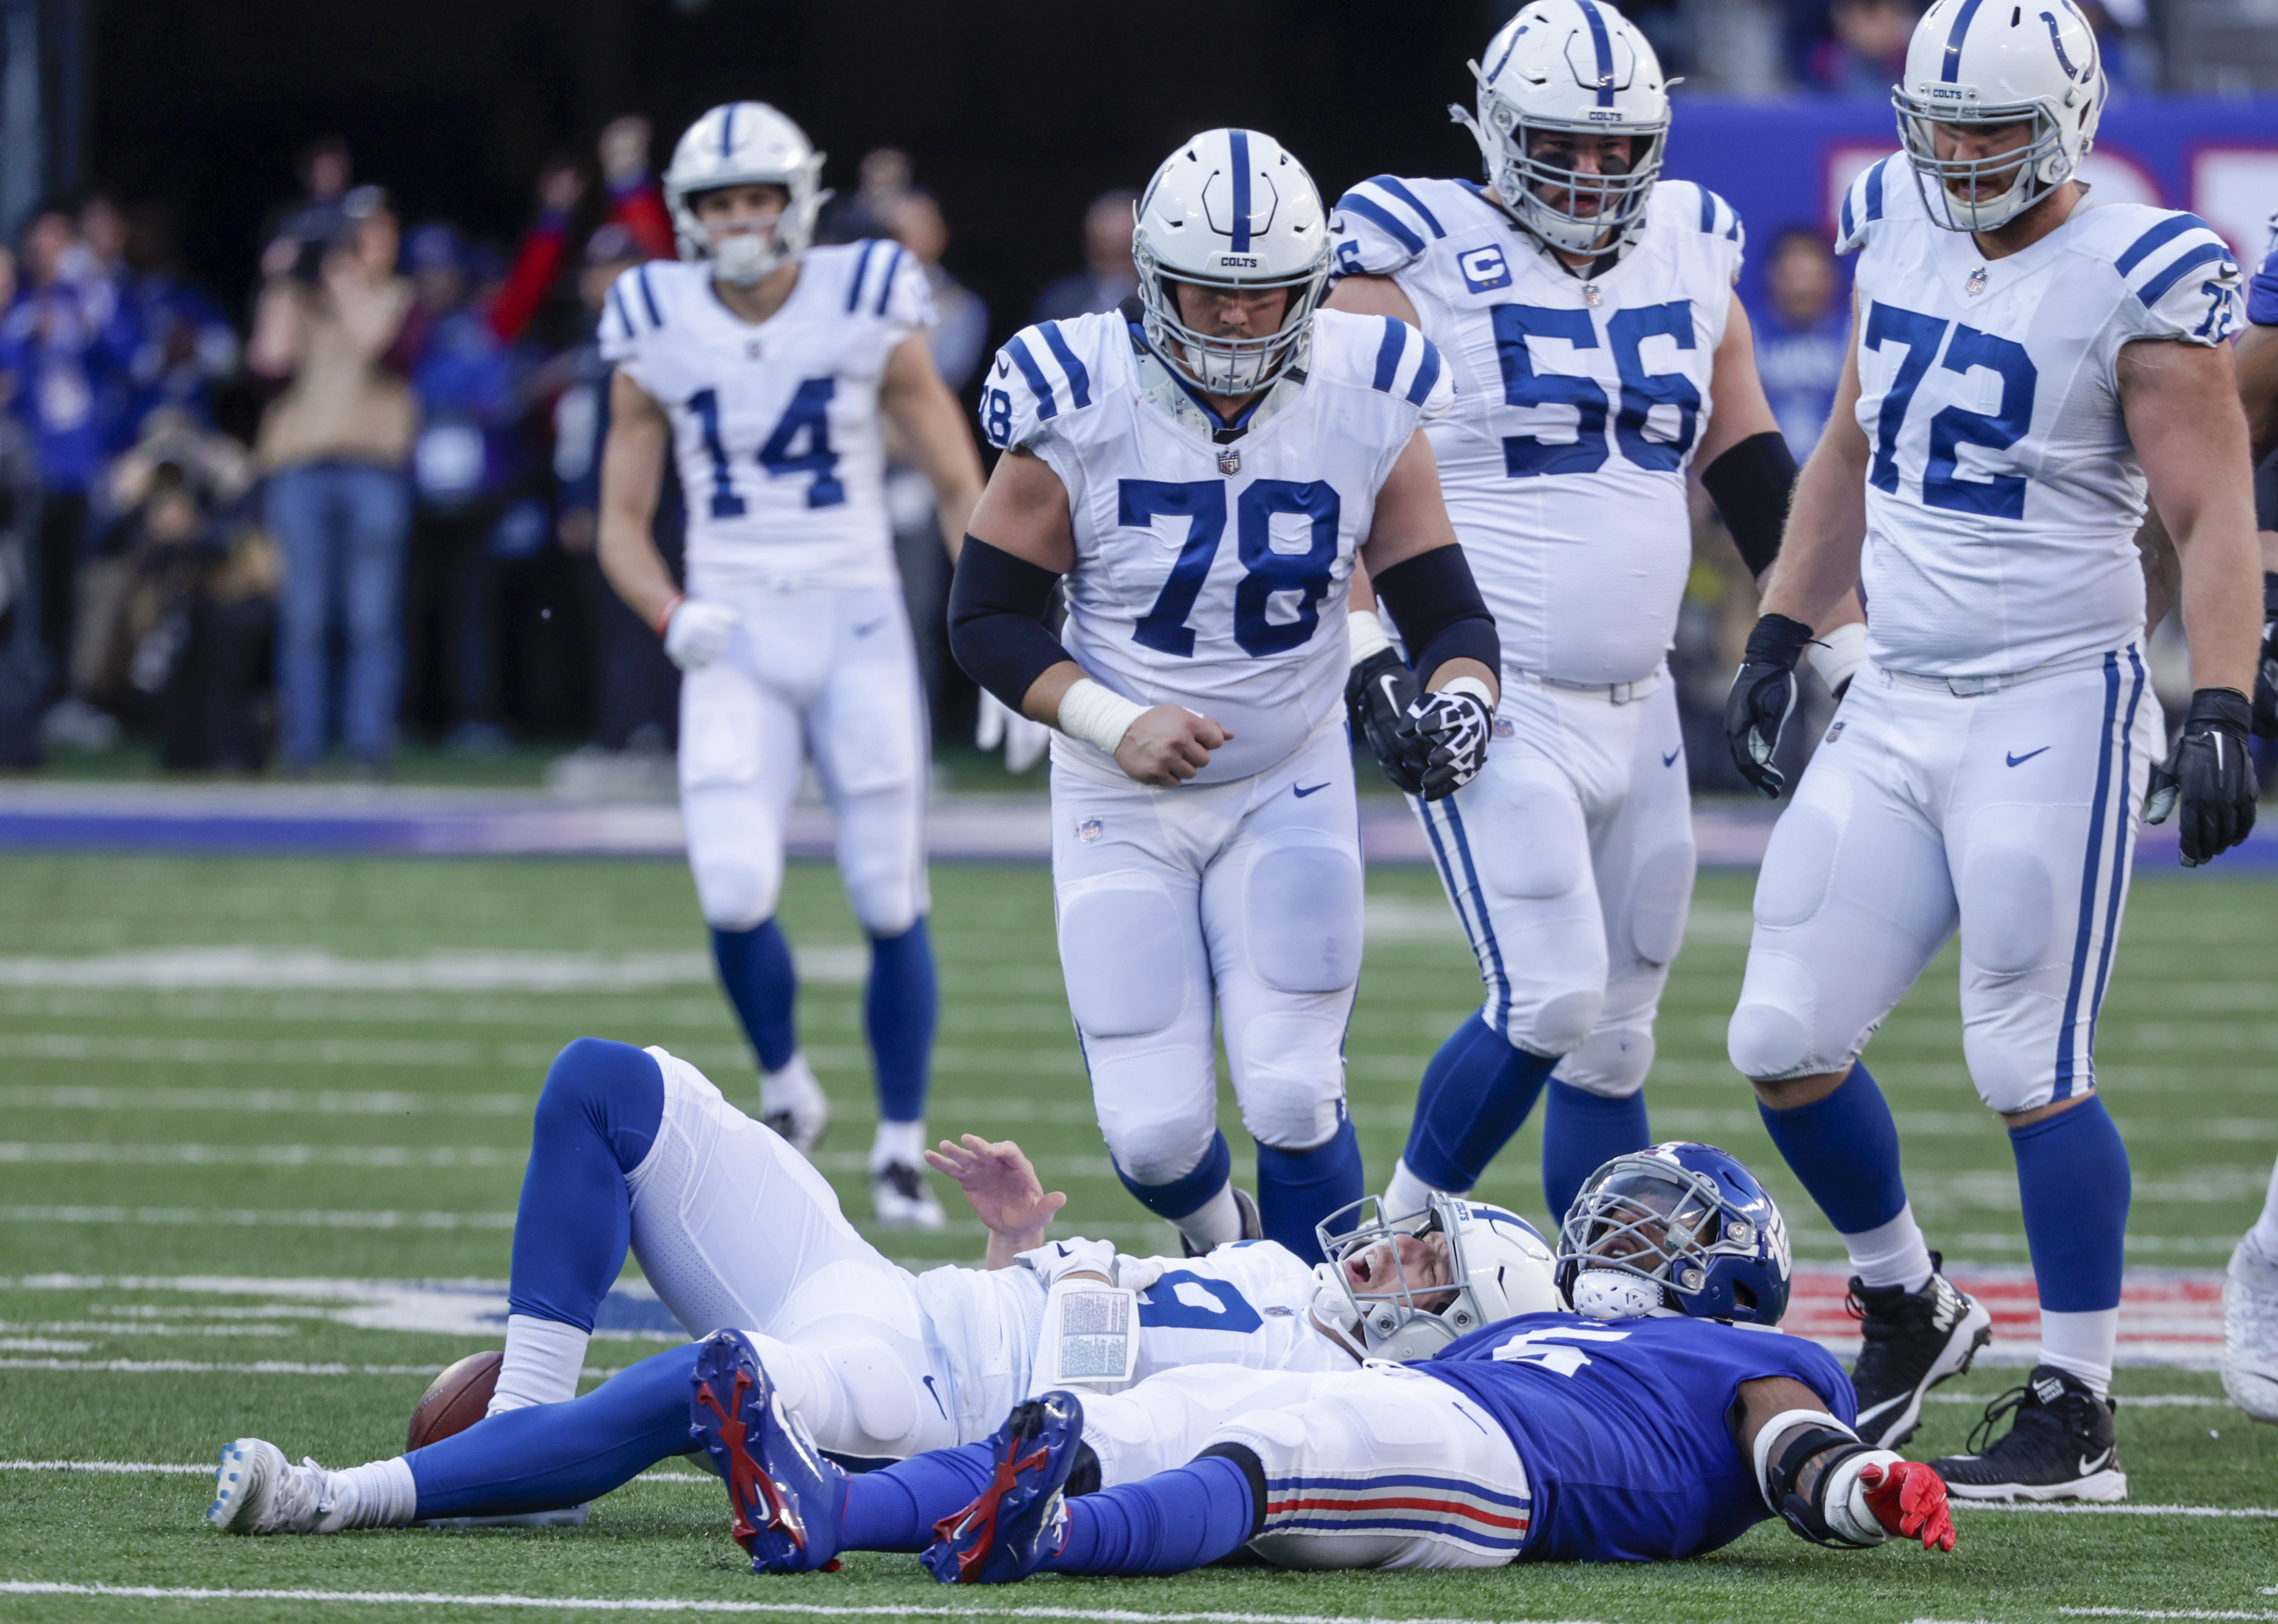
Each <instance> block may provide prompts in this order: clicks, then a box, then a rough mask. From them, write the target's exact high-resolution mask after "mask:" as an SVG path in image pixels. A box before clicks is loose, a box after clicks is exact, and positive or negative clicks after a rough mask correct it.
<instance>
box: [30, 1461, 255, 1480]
mask: <svg viewBox="0 0 2278 1624" xmlns="http://www.w3.org/2000/svg"><path fill="white" fill-rule="evenodd" d="M212 1470H214V1468H212V1467H210V1466H182V1465H180V1464H177V1463H175V1462H172V1461H166V1460H0V1472H111V1473H115V1474H118V1475H120V1476H126V1477H192V1476H198V1475H203V1474H204V1473H207V1472H210V1471H212Z"/></svg>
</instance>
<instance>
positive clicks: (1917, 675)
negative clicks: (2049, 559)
mask: <svg viewBox="0 0 2278 1624" xmlns="http://www.w3.org/2000/svg"><path fill="white" fill-rule="evenodd" d="M2135 647H2136V644H2133V643H2130V644H2127V645H2126V649H2115V650H2109V651H2107V650H2103V649H2099V650H2098V651H2097V652H2094V653H2091V654H2068V655H2067V656H2065V658H2063V659H2062V660H2048V661H2046V662H2045V663H2043V664H2041V665H2037V666H2028V667H2025V668H2024V669H2023V670H2022V671H2002V672H1997V673H1995V674H1993V675H1990V676H1939V675H1936V674H1935V673H1932V672H1927V671H1892V670H1891V669H1889V668H1888V667H1883V666H1877V667H1874V669H1875V670H1876V671H1877V672H1879V673H1881V675H1882V677H1883V680H1884V682H1903V683H1905V684H1906V685H1907V687H1908V688H1927V689H1930V690H1941V689H1942V690H1945V692H1947V693H1950V694H1952V695H1953V696H1954V697H1955V698H1961V699H1974V698H1977V697H1978V696H1980V695H1982V694H1998V693H1999V692H2000V691H2001V690H2003V689H2005V688H2014V687H2016V686H2017V685H2018V684H2019V683H2020V682H2038V681H2039V680H2040V679H2041V678H2043V677H2045V676H2061V675H2064V674H2065V673H2066V672H2068V671H2086V670H2089V669H2091V668H2092V667H2097V666H2100V665H2102V664H2103V663H2104V662H2105V660H2106V659H2108V658H2109V657H2110V656H2111V655H2112V654H2114V653H2120V652H2126V650H2132V649H2134V648H2135Z"/></svg>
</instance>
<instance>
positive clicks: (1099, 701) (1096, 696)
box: [1060, 676, 1147, 756]
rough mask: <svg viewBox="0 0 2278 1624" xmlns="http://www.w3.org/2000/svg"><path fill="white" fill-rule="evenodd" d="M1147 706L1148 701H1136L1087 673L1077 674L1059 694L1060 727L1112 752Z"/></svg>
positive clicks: (1085, 741) (1074, 735)
mask: <svg viewBox="0 0 2278 1624" xmlns="http://www.w3.org/2000/svg"><path fill="white" fill-rule="evenodd" d="M1146 710H1147V707H1146V706H1145V705H1135V704H1133V703H1132V702H1131V701H1130V700H1128V699H1127V698H1124V697H1123V696H1122V695H1121V694H1119V693H1117V692H1116V691H1115V690H1113V689H1112V688H1108V687H1105V686H1103V685H1102V684H1100V683H1098V682H1093V681H1092V680H1091V679H1090V678H1089V677H1088V676H1083V677H1078V678H1077V679H1076V681H1075V685H1074V687H1073V688H1070V689H1069V690H1067V692H1066V693H1065V694H1063V695H1061V696H1060V731H1061V732H1062V733H1065V734H1066V735H1067V736H1069V737H1070V738H1072V739H1082V741H1083V742H1084V743H1087V744H1090V745H1095V746H1097V748H1099V749H1101V750H1104V751H1106V752H1107V753H1108V754H1109V755H1111V756H1112V755H1113V754H1114V753H1115V747H1116V746H1117V745H1118V744H1120V743H1123V736H1124V735H1125V734H1127V733H1128V732H1130V731H1131V724H1132V723H1133V722H1135V721H1138V720H1139V718H1140V717H1141V716H1143V714H1145V713H1146Z"/></svg>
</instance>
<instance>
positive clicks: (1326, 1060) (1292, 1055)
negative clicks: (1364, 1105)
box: [1228, 1014, 1345, 1150]
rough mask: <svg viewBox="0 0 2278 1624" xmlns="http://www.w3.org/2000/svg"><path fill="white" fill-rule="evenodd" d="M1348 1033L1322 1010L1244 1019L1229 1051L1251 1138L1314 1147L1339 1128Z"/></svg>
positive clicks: (1280, 1147) (1296, 1147)
mask: <svg viewBox="0 0 2278 1624" xmlns="http://www.w3.org/2000/svg"><path fill="white" fill-rule="evenodd" d="M1343 1034H1344V1028H1343V1024H1342V1022H1340V1021H1332V1020H1328V1019H1326V1018H1323V1017H1321V1016H1319V1015H1301V1014H1288V1015H1260V1016H1253V1017H1252V1018H1250V1020H1249V1021H1248V1022H1247V1023H1245V1024H1244V1025H1243V1028H1242V1032H1241V1033H1239V1034H1238V1036H1237V1039H1236V1041H1235V1043H1232V1044H1229V1045H1228V1054H1229V1058H1230V1059H1231V1060H1232V1062H1233V1064H1234V1067H1235V1074H1234V1091H1235V1098H1236V1099H1237V1100H1239V1101H1240V1102H1241V1104H1242V1125H1243V1126H1244V1127H1246V1128H1248V1129H1249V1130H1250V1137H1251V1138H1252V1139H1254V1140H1257V1142H1258V1143H1259V1144H1261V1145H1271V1146H1273V1147H1274V1148H1275V1149H1277V1150H1311V1149H1312V1148H1313V1147H1315V1146H1316V1145H1319V1144H1322V1143H1324V1142H1326V1140H1327V1139H1328V1138H1329V1136H1330V1135H1331V1134H1333V1133H1334V1132H1336V1131H1337V1104H1338V1102H1340V1101H1342V1099H1343V1098H1344V1094H1345V1065H1344V1056H1342V1054H1340V1053H1339V1052H1338V1044H1339V1040H1340V1039H1341V1038H1342V1036H1343Z"/></svg>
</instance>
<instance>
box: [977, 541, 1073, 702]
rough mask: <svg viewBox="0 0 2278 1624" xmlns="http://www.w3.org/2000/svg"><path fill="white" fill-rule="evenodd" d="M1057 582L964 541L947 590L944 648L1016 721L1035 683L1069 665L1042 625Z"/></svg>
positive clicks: (1019, 561)
mask: <svg viewBox="0 0 2278 1624" xmlns="http://www.w3.org/2000/svg"><path fill="white" fill-rule="evenodd" d="M1057 583H1059V576H1056V575H1054V574H1053V573H1052V572H1051V570H1049V569H1044V568H1039V567H1038V566H1036V565H1035V564H1031V563H1029V562H1028V560H1025V559H1017V558H1014V557H1013V555H1012V554H1011V553H1007V552H1005V550H1004V549H1003V548H1001V547H992V546H990V545H989V544H988V543H987V542H985V541H982V539H981V538H979V537H977V536H967V538H965V545H964V547H963V548H962V549H961V550H960V551H959V553H958V557H957V574H956V576H954V577H953V578H952V580H951V582H950V585H949V648H950V652H951V653H952V654H953V655H955V656H956V658H957V664H958V667H959V669H960V670H962V671H963V672H964V673H965V675H967V676H969V677H971V678H972V679H973V680H974V681H975V682H978V683H980V684H981V686H982V687H983V688H985V689H987V690H989V691H990V693H992V694H995V695H996V696H997V697H998V698H999V699H1002V700H1003V701H1004V702H1005V705H1006V707H1007V708H1009V709H1010V710H1011V711H1012V712H1013V713H1014V714H1015V715H1019V714H1021V701H1023V700H1024V699H1026V698H1028V690H1029V689H1031V688H1033V687H1035V686H1036V679H1037V678H1038V677H1040V676H1042V675H1043V674H1044V673H1045V672H1047V671H1049V670H1051V668H1052V667H1054V666H1057V665H1059V663H1060V662H1061V661H1062V660H1071V659H1073V658H1074V656H1073V655H1071V654H1070V653H1069V652H1067V649H1066V647H1065V646H1064V645H1063V644H1061V642H1060V640H1059V638H1058V637H1054V636H1052V634H1051V631H1050V630H1049V629H1046V627H1045V625H1044V615H1045V614H1047V613H1048V612H1049V611H1050V609H1051V602H1052V588H1053V587H1054V586H1055V585H1056V584H1057Z"/></svg>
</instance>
